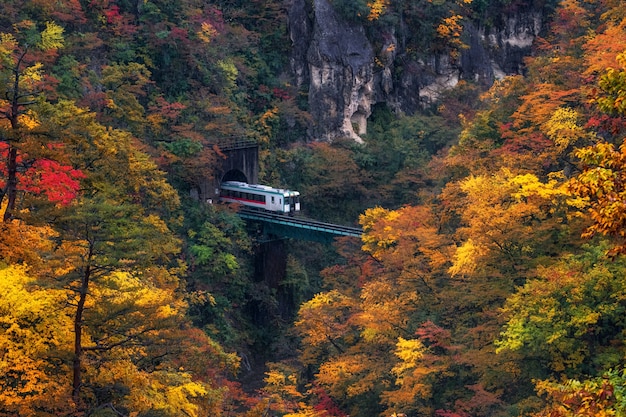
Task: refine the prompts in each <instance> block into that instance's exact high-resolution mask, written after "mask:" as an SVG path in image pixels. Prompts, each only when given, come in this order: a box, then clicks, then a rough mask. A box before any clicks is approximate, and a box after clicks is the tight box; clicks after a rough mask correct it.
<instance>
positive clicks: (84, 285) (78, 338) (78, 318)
mask: <svg viewBox="0 0 626 417" xmlns="http://www.w3.org/2000/svg"><path fill="white" fill-rule="evenodd" d="M90 275H91V268H90V267H89V265H87V266H86V267H85V273H84V275H83V276H82V279H81V285H80V289H79V298H78V304H77V305H76V314H75V316H74V363H73V375H72V399H73V400H74V404H75V405H76V407H79V406H80V388H81V386H82V359H83V345H82V337H83V313H84V311H85V301H86V300H87V291H88V290H89V278H90Z"/></svg>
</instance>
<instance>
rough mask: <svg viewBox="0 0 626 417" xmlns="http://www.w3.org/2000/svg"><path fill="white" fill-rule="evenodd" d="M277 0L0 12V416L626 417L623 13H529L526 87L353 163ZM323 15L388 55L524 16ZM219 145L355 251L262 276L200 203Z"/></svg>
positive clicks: (483, 91)
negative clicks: (241, 144) (247, 148)
mask: <svg viewBox="0 0 626 417" xmlns="http://www.w3.org/2000/svg"><path fill="white" fill-rule="evenodd" d="M307 1H308V0H307ZM287 3H288V2H284V3H283V2H280V1H272V0H245V1H244V0H137V1H133V0H3V1H2V4H1V5H0V11H1V13H0V155H1V159H0V215H1V219H0V416H42V417H45V416H75V417H82V416H94V417H114V416H127V417H178V416H193V417H201V416H216V417H217V416H223V417H234V416H239V417H270V416H272V417H374V416H381V417H418V416H420V417H421V416H424V417H426V416H427V417H505V416H508V417H516V416H528V417H574V416H576V417H583V416H589V417H591V416H598V417H600V416H626V367H625V366H626V258H625V255H626V145H624V137H625V135H626V5H625V4H624V2H623V1H622V0H587V1H584V2H583V1H580V0H561V1H560V2H550V1H545V2H543V1H540V0H537V1H535V2H534V3H532V4H534V5H539V6H540V7H541V8H542V10H544V13H545V16H544V24H545V28H544V29H543V30H542V35H541V36H539V37H537V38H536V39H535V40H534V42H533V48H532V51H533V52H532V54H530V55H529V56H528V57H526V58H525V60H524V68H523V70H521V71H520V72H519V73H518V74H512V75H509V76H506V77H503V78H500V79H497V80H495V81H494V82H493V84H492V85H489V86H485V85H480V84H478V83H476V82H474V81H473V80H471V79H468V80H463V79H462V80H460V81H459V83H458V84H457V85H456V86H455V87H454V88H451V89H449V90H447V91H445V92H443V93H442V94H441V96H440V97H439V98H438V100H437V101H436V102H434V103H432V104H431V105H429V106H425V107H424V108H423V109H422V111H420V112H416V113H415V114H399V113H398V112H394V111H393V109H392V108H390V107H389V106H386V105H385V103H377V104H376V105H375V106H374V107H373V111H372V114H371V115H370V116H369V119H368V130H367V134H365V135H363V143H357V142H355V141H353V140H351V139H345V140H341V139H340V140H336V141H333V142H332V143H329V142H325V141H316V140H315V138H310V137H308V136H307V129H308V126H309V124H310V123H311V117H310V114H309V112H308V110H309V109H308V108H307V87H306V86H298V85H297V84H296V83H294V82H293V79H292V76H291V75H290V73H289V50H290V47H291V40H290V39H289V36H288V31H287V25H288V19H287V12H286V4H287ZM308 3H309V4H311V2H310V1H308ZM330 3H331V4H332V6H333V7H334V8H335V9H336V10H337V12H338V13H339V14H340V15H341V16H343V18H344V19H345V20H346V21H347V22H351V24H358V25H362V26H363V27H364V28H365V29H364V30H365V31H366V33H367V34H368V36H370V37H371V38H372V39H376V36H378V35H379V34H380V33H382V30H381V28H383V27H387V28H389V27H396V28H398V29H397V33H398V34H399V37H401V38H402V44H401V45H399V46H398V48H400V49H399V50H398V51H397V55H396V58H395V59H397V60H398V61H399V62H400V61H402V59H403V57H404V58H406V57H407V56H409V55H410V56H412V57H418V58H419V57H421V56H427V55H428V54H432V53H437V54H445V55H448V56H450V57H451V59H452V60H454V58H455V57H458V55H459V53H460V51H462V50H463V48H465V47H466V45H465V44H464V42H465V40H464V38H463V36H462V29H463V25H465V24H468V23H470V22H472V23H473V24H480V25H486V26H489V25H491V26H494V27H497V26H498V25H500V24H501V17H502V16H503V15H505V14H506V13H512V12H514V11H515V10H518V9H523V8H524V7H527V6H528V5H529V4H531V3H528V2H525V1H524V0H462V1H456V0H414V1H406V0H373V1H366V0H332V1H331V2H330ZM379 41H380V40H379ZM376 59H382V57H376ZM224 138H227V139H239V138H245V139H250V140H254V141H256V142H257V143H258V144H259V155H260V156H259V158H260V160H259V163H260V168H261V171H260V173H259V178H260V182H261V183H263V184H271V185H274V186H281V187H289V188H290V189H296V190H299V191H300V192H301V196H302V205H303V211H304V212H305V214H306V215H307V216H310V217H313V218H316V219H319V220H323V221H328V222H335V223H341V224H349V225H358V226H360V227H362V229H363V236H362V239H361V240H358V239H355V238H338V239H336V241H335V243H334V244H333V245H332V246H329V245H322V244H312V243H310V242H300V241H295V240H290V241H289V242H287V243H286V244H285V250H286V251H287V253H286V255H285V256H286V263H287V271H286V275H285V276H284V277H282V279H281V280H280V282H267V280H259V279H258V278H257V276H256V271H255V269H256V266H255V254H256V253H257V252H258V248H259V246H260V245H261V243H260V242H259V241H258V239H257V237H256V236H255V235H254V234H253V233H250V230H249V229H248V227H247V226H246V223H245V222H244V221H243V220H242V219H240V218H239V217H238V216H237V212H236V208H233V207H230V206H228V205H220V204H213V205H209V204H205V203H203V202H201V201H198V200H197V199H195V198H193V192H192V191H193V190H197V189H198V187H200V186H201V185H202V184H203V182H205V181H206V180H207V179H209V178H211V177H212V176H213V175H214V172H215V167H216V166H217V165H218V164H219V163H220V161H221V160H222V159H223V158H224V154H223V153H222V152H221V150H220V147H219V142H220V140H223V139H224Z"/></svg>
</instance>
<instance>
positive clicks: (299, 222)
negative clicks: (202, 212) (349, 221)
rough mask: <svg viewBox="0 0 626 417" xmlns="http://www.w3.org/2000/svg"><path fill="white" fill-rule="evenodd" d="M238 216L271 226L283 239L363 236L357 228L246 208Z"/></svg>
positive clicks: (329, 238)
mask: <svg viewBox="0 0 626 417" xmlns="http://www.w3.org/2000/svg"><path fill="white" fill-rule="evenodd" d="M238 214H239V217H241V218H242V219H246V220H255V221H260V222H263V223H266V224H269V225H271V230H270V231H271V232H274V233H276V234H279V235H283V236H285V237H294V238H299V239H309V240H314V241H324V242H328V241H331V240H332V239H333V238H334V237H339V236H352V237H357V238H360V237H361V235H362V234H363V231H362V230H361V229H359V228H357V227H349V226H342V225H339V224H332V223H324V222H320V221H317V220H313V219H307V218H303V217H290V216H286V215H281V214H275V213H269V212H264V211H257V210H250V209H247V208H242V209H240V210H239V212H238ZM302 232H305V233H302Z"/></svg>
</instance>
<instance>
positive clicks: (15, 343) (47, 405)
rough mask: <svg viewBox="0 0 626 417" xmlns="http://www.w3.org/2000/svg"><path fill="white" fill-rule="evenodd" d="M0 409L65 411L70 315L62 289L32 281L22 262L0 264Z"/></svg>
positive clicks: (7, 411)
mask: <svg viewBox="0 0 626 417" xmlns="http://www.w3.org/2000/svg"><path fill="white" fill-rule="evenodd" d="M0 276H1V277H2V279H0V323H1V324H0V372H1V373H2V375H3V377H2V379H1V380H0V409H1V410H2V414H3V415H19V416H39V415H42V413H47V415H63V414H66V413H68V412H71V397H70V392H69V390H68V389H67V387H68V386H69V382H70V375H71V372H70V369H69V368H70V367H69V361H68V360H69V358H70V357H71V340H72V333H71V319H70V318H69V317H68V316H67V315H66V314H65V301H66V297H67V294H66V291H65V290H62V289H59V290H51V289H48V288H46V287H42V286H40V285H38V283H37V279H35V278H33V277H31V276H29V274H28V272H27V271H26V268H25V267H21V266H8V267H7V266H4V267H2V268H1V269H0Z"/></svg>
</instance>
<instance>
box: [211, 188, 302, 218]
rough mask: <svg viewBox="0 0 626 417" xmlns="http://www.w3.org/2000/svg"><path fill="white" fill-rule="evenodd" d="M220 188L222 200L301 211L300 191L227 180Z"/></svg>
mask: <svg viewBox="0 0 626 417" xmlns="http://www.w3.org/2000/svg"><path fill="white" fill-rule="evenodd" d="M220 188H221V189H220V201H224V202H227V203H239V204H242V205H244V206H246V207H251V208H256V209H261V210H267V211H272V212H279V213H288V214H292V215H293V214H295V213H296V212H298V211H300V193H299V192H298V191H291V190H283V189H279V188H272V187H269V186H267V185H260V184H247V183H245V182H239V181H225V182H223V183H222V185H221V187H220Z"/></svg>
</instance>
